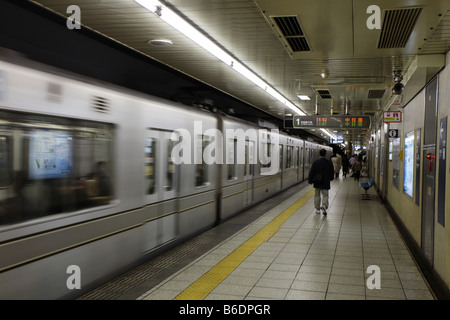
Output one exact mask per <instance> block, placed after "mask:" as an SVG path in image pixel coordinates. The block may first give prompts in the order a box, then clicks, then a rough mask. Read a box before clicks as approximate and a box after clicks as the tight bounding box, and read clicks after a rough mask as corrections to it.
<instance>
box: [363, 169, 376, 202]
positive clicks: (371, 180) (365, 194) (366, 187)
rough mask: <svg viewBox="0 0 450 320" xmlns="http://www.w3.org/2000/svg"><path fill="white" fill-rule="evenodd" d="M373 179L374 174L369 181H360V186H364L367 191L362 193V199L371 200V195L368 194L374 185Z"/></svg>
mask: <svg viewBox="0 0 450 320" xmlns="http://www.w3.org/2000/svg"><path fill="white" fill-rule="evenodd" d="M373 180H374V176H373V175H372V176H371V177H370V179H369V181H367V182H360V183H359V186H360V187H361V188H364V190H365V193H364V194H363V195H362V197H363V198H362V200H370V197H369V195H368V194H367V190H369V189H370V187H372V185H373Z"/></svg>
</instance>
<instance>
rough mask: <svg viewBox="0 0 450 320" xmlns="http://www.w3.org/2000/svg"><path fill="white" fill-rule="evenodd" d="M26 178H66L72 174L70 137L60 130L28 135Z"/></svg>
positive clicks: (36, 132)
mask: <svg viewBox="0 0 450 320" xmlns="http://www.w3.org/2000/svg"><path fill="white" fill-rule="evenodd" d="M29 141H30V144H29V159H28V178H29V179H30V180H37V179H52V178H66V177H69V176H70V175H71V174H72V151H73V150H72V149H73V148H72V136H71V134H70V133H68V132H66V131H61V130H41V129H38V130H33V131H31V133H30V140H29Z"/></svg>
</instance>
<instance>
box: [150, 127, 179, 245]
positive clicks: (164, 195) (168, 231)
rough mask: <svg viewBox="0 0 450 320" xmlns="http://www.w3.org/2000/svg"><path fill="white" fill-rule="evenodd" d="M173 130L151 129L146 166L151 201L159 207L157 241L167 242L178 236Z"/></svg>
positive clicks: (157, 209)
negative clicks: (172, 155)
mask: <svg viewBox="0 0 450 320" xmlns="http://www.w3.org/2000/svg"><path fill="white" fill-rule="evenodd" d="M171 134H172V132H169V131H165V130H156V129H151V130H148V131H147V136H146V143H145V157H146V158H145V159H146V160H145V168H146V170H145V171H146V172H145V175H146V190H147V192H146V193H147V198H146V199H147V202H149V204H151V205H152V206H153V208H154V210H155V215H156V216H157V217H160V218H159V219H157V227H156V229H157V230H156V242H157V244H158V245H159V244H163V243H165V242H167V241H170V240H172V239H173V238H175V236H176V230H177V223H176V222H177V219H176V214H174V213H176V211H177V200H176V192H177V189H178V188H177V185H178V176H177V166H176V165H175V164H174V162H173V160H172V157H171V153H172V148H173V141H172V140H171Z"/></svg>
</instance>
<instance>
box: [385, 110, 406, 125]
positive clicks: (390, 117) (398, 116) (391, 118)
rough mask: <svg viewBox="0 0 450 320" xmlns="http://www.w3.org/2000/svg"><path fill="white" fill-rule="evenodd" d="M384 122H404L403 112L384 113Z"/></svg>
mask: <svg viewBox="0 0 450 320" xmlns="http://www.w3.org/2000/svg"><path fill="white" fill-rule="evenodd" d="M383 122H384V123H386V122H397V123H398V122H402V112H401V111H384V112H383Z"/></svg>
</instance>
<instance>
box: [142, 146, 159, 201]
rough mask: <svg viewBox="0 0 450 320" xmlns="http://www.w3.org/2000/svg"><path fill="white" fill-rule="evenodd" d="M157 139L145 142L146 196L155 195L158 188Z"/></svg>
mask: <svg viewBox="0 0 450 320" xmlns="http://www.w3.org/2000/svg"><path fill="white" fill-rule="evenodd" d="M156 143H157V142H156V139H155V138H147V140H146V141H145V181H146V183H145V190H146V194H154V193H155V186H156V170H155V169H156V161H155V159H156V157H155V155H156Z"/></svg>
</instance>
